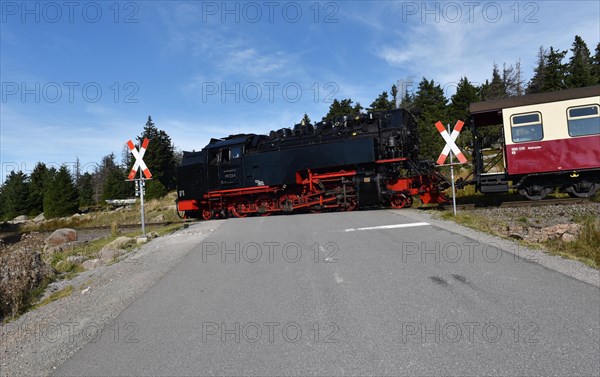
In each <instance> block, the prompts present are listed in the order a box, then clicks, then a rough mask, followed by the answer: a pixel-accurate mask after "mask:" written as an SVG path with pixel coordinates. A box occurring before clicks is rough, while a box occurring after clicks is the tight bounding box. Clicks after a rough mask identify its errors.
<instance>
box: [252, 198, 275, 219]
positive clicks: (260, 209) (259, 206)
mask: <svg viewBox="0 0 600 377" xmlns="http://www.w3.org/2000/svg"><path fill="white" fill-rule="evenodd" d="M254 204H255V205H256V212H257V213H258V214H259V215H260V216H269V215H270V214H272V213H273V212H271V211H272V210H273V209H275V203H274V202H273V198H271V197H270V196H269V195H261V196H259V197H258V199H256V201H255V202H254Z"/></svg>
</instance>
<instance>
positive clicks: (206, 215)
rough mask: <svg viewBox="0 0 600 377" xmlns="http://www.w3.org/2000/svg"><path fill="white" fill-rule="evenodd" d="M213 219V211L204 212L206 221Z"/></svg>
mask: <svg viewBox="0 0 600 377" xmlns="http://www.w3.org/2000/svg"><path fill="white" fill-rule="evenodd" d="M212 217H213V213H212V211H211V210H208V209H203V210H202V218H203V219H204V220H210V219H212Z"/></svg>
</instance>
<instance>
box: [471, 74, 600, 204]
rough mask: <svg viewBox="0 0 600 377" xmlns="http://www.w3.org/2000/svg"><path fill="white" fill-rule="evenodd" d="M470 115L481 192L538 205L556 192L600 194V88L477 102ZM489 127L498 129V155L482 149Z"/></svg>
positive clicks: (580, 195) (476, 169)
mask: <svg viewBox="0 0 600 377" xmlns="http://www.w3.org/2000/svg"><path fill="white" fill-rule="evenodd" d="M470 111H471V122H472V124H471V126H472V130H473V134H474V136H475V145H474V152H475V153H474V164H475V177H476V179H475V184H476V188H477V189H478V190H479V191H481V192H483V193H490V192H506V191H508V189H509V188H515V189H517V190H518V192H519V193H520V194H521V195H523V196H525V197H527V198H528V199H531V200H539V199H542V198H544V197H545V196H546V195H547V194H549V193H550V192H552V190H554V189H555V188H559V189H560V190H562V191H565V192H567V193H569V194H570V195H571V196H575V197H589V196H591V195H593V194H594V193H595V192H596V191H598V190H599V189H600V85H596V86H592V87H585V88H578V89H569V90H562V91H559V92H551V93H541V94H534V95H527V96H521V97H514V98H508V99H502V100H497V101H487V102H479V103H474V104H472V105H471V107H470ZM487 127H500V131H501V132H500V135H501V136H500V143H499V145H496V147H497V150H496V152H497V153H494V148H493V147H494V146H493V145H492V148H486V145H483V142H482V137H480V136H481V134H484V133H485V128H487ZM487 147H489V145H488V146H487Z"/></svg>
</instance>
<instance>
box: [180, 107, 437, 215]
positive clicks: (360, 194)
mask: <svg viewBox="0 0 600 377" xmlns="http://www.w3.org/2000/svg"><path fill="white" fill-rule="evenodd" d="M418 152H419V148H418V136H417V124H416V122H415V120H414V118H413V117H412V116H411V115H410V113H408V112H407V111H406V110H403V109H397V110H390V111H384V112H373V113H368V114H361V115H359V116H356V117H339V118H337V119H335V121H323V122H319V123H317V124H316V125H312V124H302V123H301V124H296V125H295V126H294V127H293V128H282V129H280V130H277V131H271V133H270V134H269V135H258V134H238V135H230V136H228V137H224V138H221V139H211V141H210V142H209V144H208V145H207V146H206V147H204V148H203V149H202V150H201V151H199V152H195V151H192V152H184V153H183V160H182V163H181V165H180V166H179V167H178V171H177V175H178V178H177V182H178V190H177V193H178V198H177V209H178V211H179V212H180V213H182V214H183V216H184V217H188V218H189V217H194V218H198V217H200V218H203V219H205V220H209V219H211V218H214V217H227V216H229V215H233V216H235V217H246V216H248V215H252V214H256V215H262V216H268V215H271V214H272V213H276V212H287V213H290V212H297V211H311V212H319V211H323V210H340V211H351V210H353V209H355V208H357V207H367V206H379V205H390V206H391V207H393V208H403V207H408V206H410V205H411V204H412V197H413V196H416V195H418V196H419V197H420V199H421V201H422V202H423V203H443V202H446V201H447V198H446V197H445V196H444V195H443V193H442V190H444V189H445V188H447V187H448V183H447V181H446V180H445V179H444V178H443V176H441V175H440V174H438V173H436V172H435V171H434V169H433V167H434V166H433V163H432V162H428V161H420V160H419V159H418Z"/></svg>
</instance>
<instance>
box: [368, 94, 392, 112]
mask: <svg viewBox="0 0 600 377" xmlns="http://www.w3.org/2000/svg"><path fill="white" fill-rule="evenodd" d="M393 108H394V102H392V101H390V100H389V98H388V93H387V92H386V91H384V92H382V93H381V94H380V95H379V96H378V97H377V98H376V99H375V100H374V101H373V102H372V103H371V106H370V107H369V109H368V110H369V111H385V110H392V109H393Z"/></svg>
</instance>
